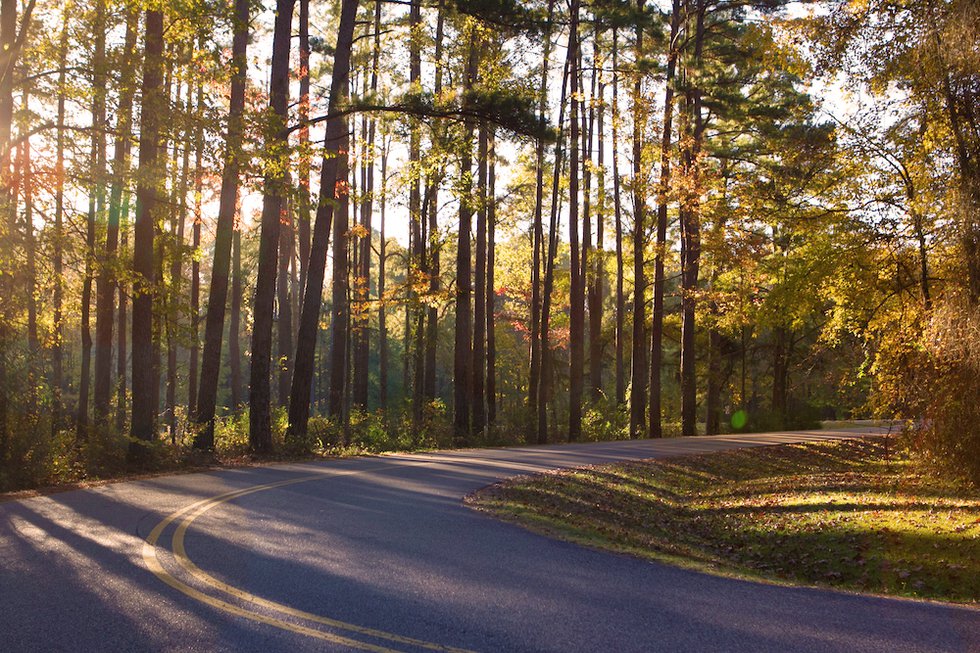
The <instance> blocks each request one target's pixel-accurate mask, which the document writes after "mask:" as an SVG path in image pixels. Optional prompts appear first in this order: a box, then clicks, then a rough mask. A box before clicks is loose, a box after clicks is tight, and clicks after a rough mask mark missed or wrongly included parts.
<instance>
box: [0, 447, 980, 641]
mask: <svg viewBox="0 0 980 653" xmlns="http://www.w3.org/2000/svg"><path fill="white" fill-rule="evenodd" d="M868 431H869V429H864V430H863V432H868ZM872 431H873V429H872ZM855 433H858V431H850V432H848V431H837V432H826V431H818V432H795V433H780V434H767V435H741V436H717V437H699V438H678V439H670V440H660V441H649V440H648V441H632V442H611V443H602V444H588V445H568V446H548V447H529V448H521V449H491V450H466V451H456V452H446V453H436V454H418V455H397V456H380V457H366V458H354V459H346V460H336V461H326V462H316V463H306V464H293V465H279V466H271V467H254V468H244V469H229V470H224V471H217V472H213V473H204V474H189V475H179V476H169V477H160V478H155V479H150V480H143V481H136V482H127V483H119V484H114V485H108V486H104V487H101V488H97V489H90V490H80V491H73V492H65V493H61V494H54V495H50V496H45V497H36V498H31V499H26V500H20V501H8V502H6V503H0V561H2V562H0V597H2V609H0V650H2V651H10V652H16V651H72V652H73V653H77V652H80V651H99V652H102V651H256V652H263V653H265V652H269V651H289V652H292V651H335V650H336V651H348V650H370V651H431V650H455V651H462V650H466V651H615V652H624V651H644V652H650V651H753V652H757V651H779V652H783V651H808V652H810V651H847V652H858V651H883V652H884V651H887V652H889V653H891V652H899V651H964V652H969V651H980V611H978V610H975V609H970V608H963V607H955V606H947V605H942V604H930V603H922V602H913V601H904V600H895V599H884V598H875V597H867V596H859V595H853V594H846V593H840V592H833V591H825V590H814V589H802V588H800V589H797V588H787V587H777V586H770V585H764V584H759V583H752V582H743V581H736V580H730V579H724V578H718V577H713V576H708V575H704V574H699V573H696V572H691V571H684V570H680V569H676V568H673V567H669V566H665V565H662V564H658V563H652V562H647V561H643V560H639V559H635V558H631V557H627V556H620V555H615V554H610V553H604V552H599V551H593V550H590V549H587V548H584V547H580V546H576V545H573V544H568V543H563V542H557V541H552V540H549V539H547V538H544V537H541V536H538V535H535V534H532V533H529V532H527V531H525V530H523V529H521V528H518V527H516V526H512V525H509V524H505V523H500V522H497V521H495V520H493V519H492V518H490V517H488V516H486V515H483V514H481V513H478V512H475V511H471V510H469V509H467V508H466V507H464V506H463V505H462V503H461V498H462V497H463V496H464V495H466V494H468V493H469V492H472V491H473V490H476V489H478V488H480V487H482V486H484V485H487V484H489V483H492V482H494V481H496V480H499V479H501V478H505V477H508V476H512V475H515V474H521V473H529V472H535V471H541V470H546V469H553V468H556V467H567V466H577V465H585V464H592V463H602V462H611V461H616V460H625V459H638V458H651V457H662V456H671V455H679V454H685V453H701V452H708V451H718V450H723V449H730V448H734V447H744V446H758V445H765V444H773V443H780V442H797V441H801V440H819V439H826V438H835V437H847V436H853V435H854V434H855Z"/></svg>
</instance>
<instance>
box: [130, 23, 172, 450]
mask: <svg viewBox="0 0 980 653" xmlns="http://www.w3.org/2000/svg"><path fill="white" fill-rule="evenodd" d="M145 15H146V19H145V23H146V34H145V37H144V39H145V46H144V58H143V83H142V91H143V110H142V111H141V113H140V138H139V153H140V156H139V173H138V174H139V180H138V183H137V188H136V203H137V208H136V224H135V226H134V230H133V236H134V242H133V273H134V275H135V280H134V283H133V326H132V328H133V336H132V343H133V370H132V379H133V409H132V420H131V426H130V434H131V435H132V438H133V439H132V440H131V442H130V448H129V455H130V458H131V459H132V460H136V461H139V460H141V459H142V458H144V457H145V456H146V453H145V445H144V444H142V443H143V442H149V441H151V440H153V439H154V437H155V435H156V433H155V428H156V400H155V399H156V396H157V395H156V381H155V379H154V369H153V366H152V365H148V364H147V361H150V360H153V358H154V357H155V353H154V349H155V345H154V342H153V293H154V285H155V284H156V282H157V277H156V266H155V265H154V262H153V255H154V247H153V240H154V238H153V237H154V233H153V232H154V222H155V220H156V219H157V211H158V205H159V203H160V198H159V193H160V192H159V190H158V188H157V180H158V179H160V178H161V175H160V174H159V168H160V166H161V165H162V162H161V161H160V160H159V155H158V153H159V140H160V136H161V126H162V125H163V123H164V112H165V107H166V95H165V92H164V87H163V12H161V11H154V10H148V11H147V12H146V14H145Z"/></svg>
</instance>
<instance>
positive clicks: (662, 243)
mask: <svg viewBox="0 0 980 653" xmlns="http://www.w3.org/2000/svg"><path fill="white" fill-rule="evenodd" d="M680 14H681V0H673V5H672V9H671V14H670V41H669V42H668V44H667V71H666V76H665V83H664V116H663V131H662V132H661V137H660V187H659V189H658V195H659V196H658V197H657V255H656V259H655V260H654V268H653V323H652V325H651V328H650V411H649V424H648V431H647V435H648V436H649V437H651V438H659V437H663V415H662V408H661V405H662V395H663V385H662V381H661V367H662V366H663V355H664V344H663V343H664V333H663V331H664V293H665V287H664V284H665V281H664V258H665V257H666V256H667V202H668V197H669V194H670V152H671V138H672V137H673V119H674V75H675V74H676V70H677V56H678V53H679V50H678V48H679V45H678V43H677V39H678V37H679V32H680Z"/></svg>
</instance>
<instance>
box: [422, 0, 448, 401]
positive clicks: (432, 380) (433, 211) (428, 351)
mask: <svg viewBox="0 0 980 653" xmlns="http://www.w3.org/2000/svg"><path fill="white" fill-rule="evenodd" d="M443 3H444V0H440V1H439V10H438V16H437V17H436V42H435V65H436V72H435V83H434V85H433V93H434V95H435V96H436V97H439V96H440V94H441V93H442V74H443V73H442V50H443V35H444V29H443V28H444V22H445V14H444V11H443V9H444V6H443ZM436 129H438V127H437V128H436ZM436 133H437V134H438V133H439V132H438V131H437V132H436ZM444 176H445V175H444V170H443V168H442V165H440V166H439V169H438V170H437V171H436V172H435V174H434V175H432V176H431V177H430V179H429V180H428V182H427V188H426V193H425V195H426V198H427V200H428V203H429V215H428V221H429V244H428V245H429V246H428V249H429V261H428V264H429V294H430V296H432V297H437V296H438V294H439V292H440V289H441V287H442V279H441V278H440V276H439V275H440V272H441V269H440V260H439V241H438V236H439V184H440V183H442V179H443V177H444ZM425 327H426V333H425V374H424V379H423V397H424V399H425V401H426V402H431V401H433V400H434V399H435V397H436V344H437V343H438V340H439V308H438V306H436V304H435V302H432V303H430V304H429V309H428V314H427V315H426V320H425Z"/></svg>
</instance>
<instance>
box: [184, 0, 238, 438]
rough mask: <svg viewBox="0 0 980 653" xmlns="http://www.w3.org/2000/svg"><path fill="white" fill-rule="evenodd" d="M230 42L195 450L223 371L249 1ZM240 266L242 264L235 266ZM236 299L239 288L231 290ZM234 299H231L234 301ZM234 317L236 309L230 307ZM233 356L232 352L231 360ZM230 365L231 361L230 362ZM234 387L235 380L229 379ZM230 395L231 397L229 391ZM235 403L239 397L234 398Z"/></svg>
mask: <svg viewBox="0 0 980 653" xmlns="http://www.w3.org/2000/svg"><path fill="white" fill-rule="evenodd" d="M234 10H235V15H234V19H233V20H234V23H233V29H234V39H233V43H232V51H231V66H232V74H231V102H230V105H229V109H228V123H227V132H226V134H225V152H224V168H223V170H222V173H221V194H220V196H219V200H218V220H217V224H216V225H215V236H214V261H213V263H212V265H211V285H210V289H209V292H208V311H207V315H206V317H205V323H204V351H203V353H202V357H201V382H200V386H199V390H198V397H197V410H196V412H195V414H194V421H195V422H196V423H197V425H198V432H197V434H196V435H195V437H194V446H195V447H196V448H198V449H204V450H211V449H213V448H214V417H215V409H216V406H217V401H218V376H219V374H220V371H221V341H222V336H223V334H224V328H225V305H226V302H227V295H228V268H229V267H230V265H231V254H232V241H233V239H234V238H235V236H236V234H237V231H238V230H237V229H236V228H235V209H236V204H237V203H238V185H239V174H240V172H241V169H242V162H241V158H242V152H241V150H242V129H243V125H242V120H243V117H244V113H245V76H246V70H245V56H246V53H247V48H248V33H249V27H248V26H249V3H248V0H235V4H234ZM239 266H240V264H239ZM235 294H236V295H239V294H240V292H239V291H238V290H236V291H235ZM232 301H233V302H234V301H236V300H235V299H233V300H232ZM232 313H233V314H234V313H235V309H234V308H233V309H232ZM230 339H231V340H232V341H233V342H235V341H237V339H238V331H237V325H234V324H233V325H232V331H231V336H230ZM236 356H237V352H236V351H235V349H234V348H232V351H231V358H232V360H233V361H234V360H235V358H236ZM233 364H234V363H233ZM233 384H234V381H233ZM232 394H233V396H234V394H235V393H232ZM234 402H235V403H236V404H237V397H236V398H235V399H234Z"/></svg>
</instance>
